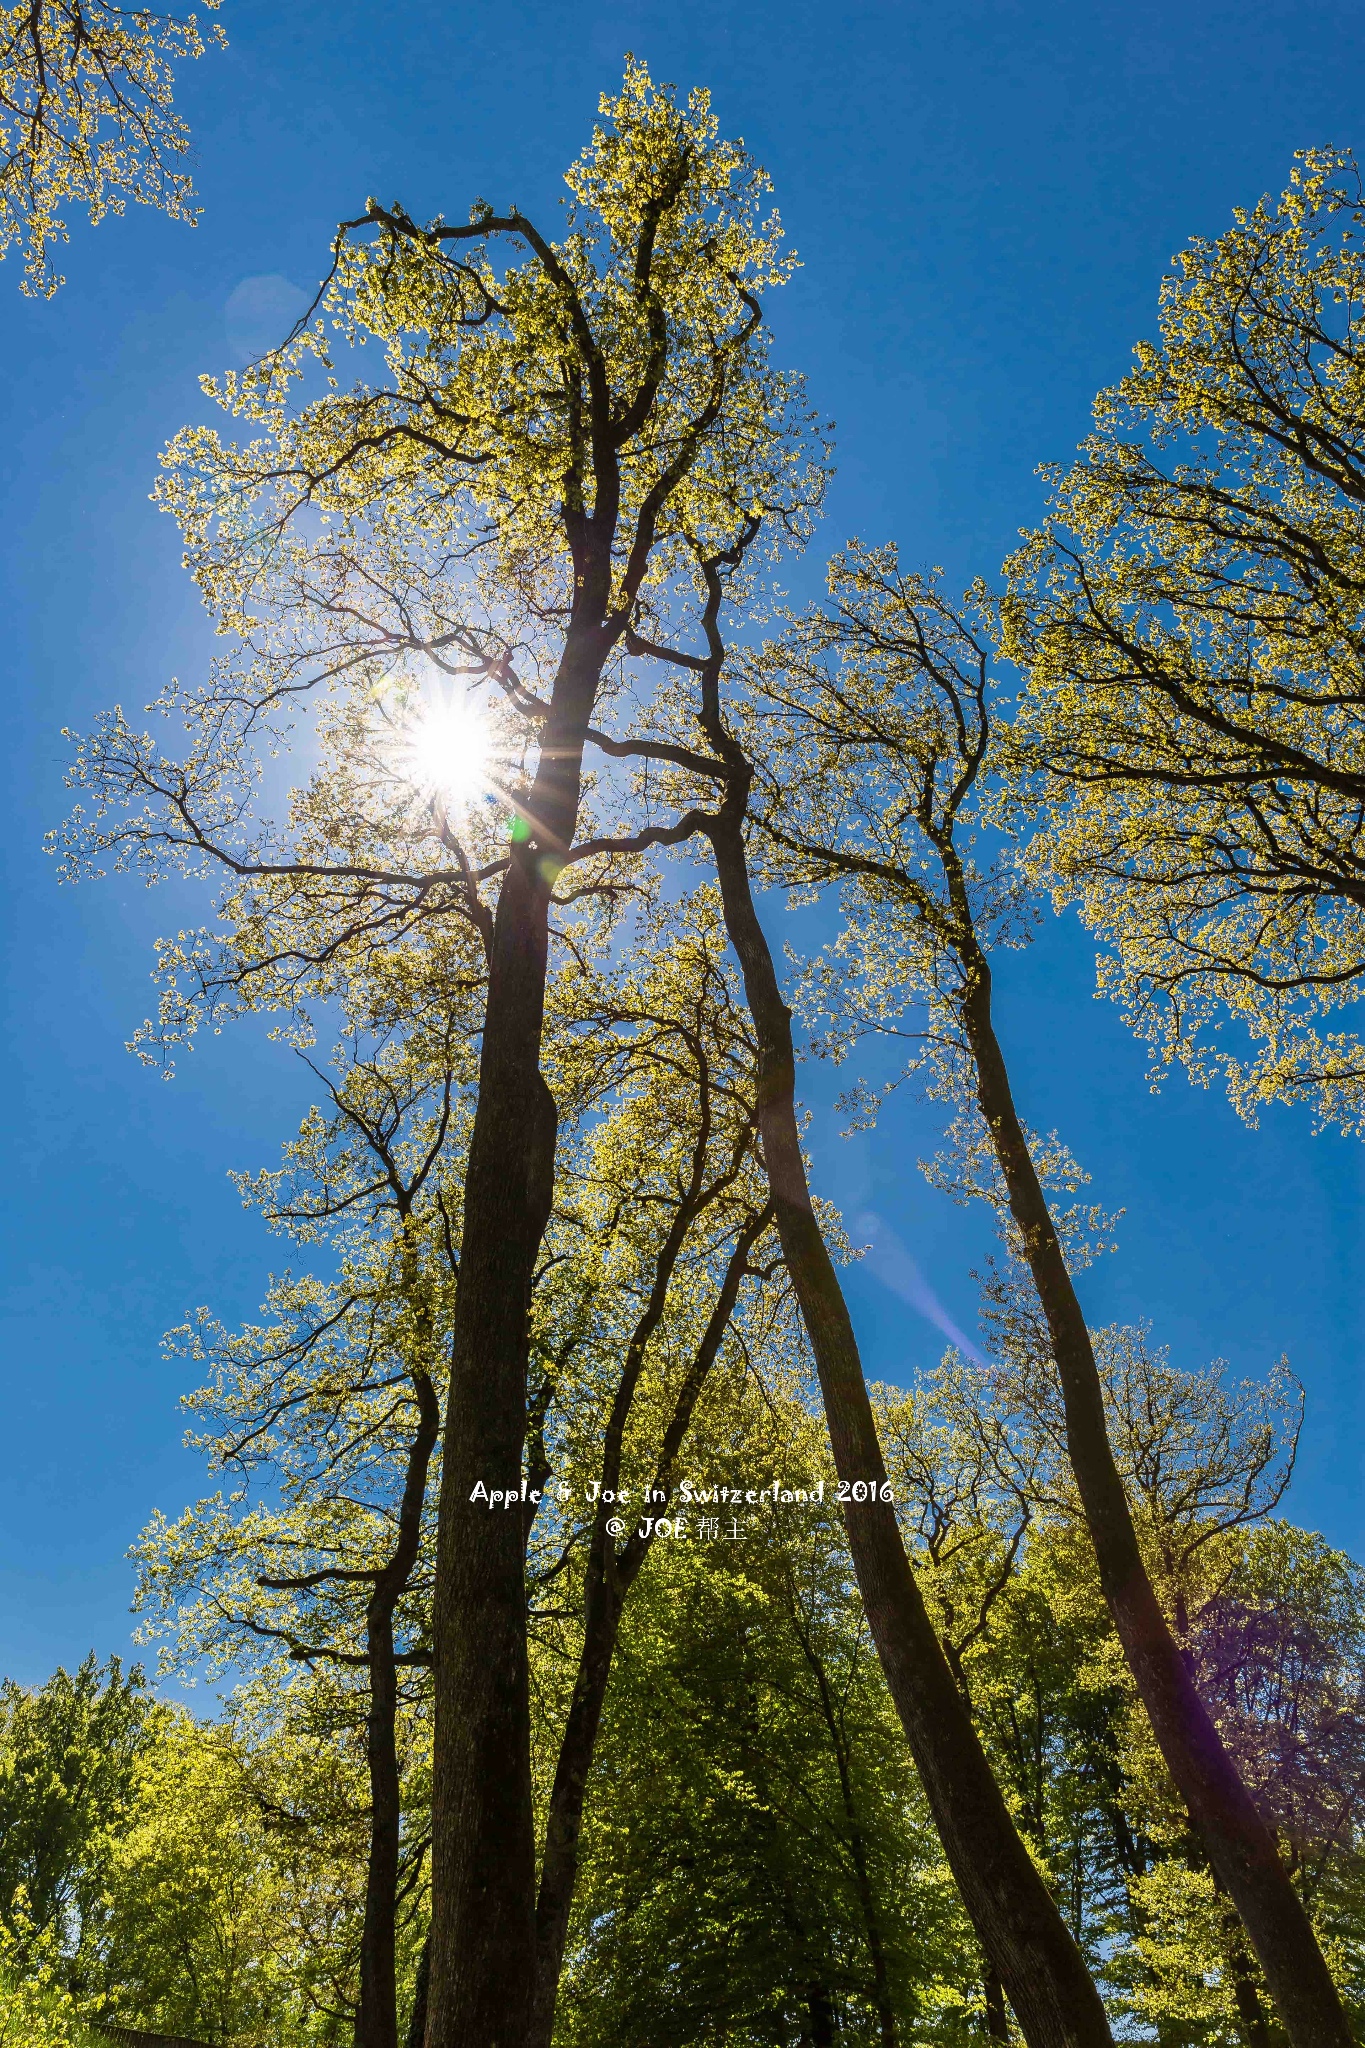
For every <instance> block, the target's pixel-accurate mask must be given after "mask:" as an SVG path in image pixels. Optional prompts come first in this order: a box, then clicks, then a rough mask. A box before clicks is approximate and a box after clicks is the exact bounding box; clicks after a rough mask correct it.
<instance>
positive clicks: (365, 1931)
mask: <svg viewBox="0 0 1365 2048" xmlns="http://www.w3.org/2000/svg"><path fill="white" fill-rule="evenodd" d="M413 1386H414V1390H415V1392H416V1395H417V1403H418V1423H417V1434H416V1435H415V1437H414V1438H413V1441H412V1444H411V1446H410V1447H409V1450H408V1465H407V1472H406V1474H405V1476H404V1482H403V1498H402V1501H401V1503H400V1506H399V1510H398V1541H397V1543H396V1545H395V1546H394V1552H393V1556H392V1557H391V1558H390V1559H389V1562H388V1564H387V1565H386V1566H385V1567H384V1569H383V1571H381V1572H380V1573H379V1575H378V1577H377V1578H376V1580H375V1585H374V1591H373V1592H372V1593H371V1595H370V1600H369V1604H368V1606H367V1608H366V1613H365V1648H366V1653H367V1656H368V1659H369V1680H370V1711H369V1718H368V1721H367V1724H366V1731H365V1747H366V1756H367V1761H368V1763H369V1770H370V1816H371V1817H370V1853H369V1861H368V1863H367V1865H366V1870H365V1920H364V1925H363V1928H362V1931H361V1936H360V2003H359V2006H358V2007H357V2010H356V2020H355V2037H354V2038H355V2048H398V2003H397V1984H396V1981H395V1922H396V1918H397V1910H398V1863H399V1853H400V1848H401V1837H402V1823H403V1808H402V1796H401V1788H400V1784H399V1775H398V1747H397V1736H396V1726H397V1718H398V1670H397V1666H396V1664H395V1662H394V1648H393V1616H394V1610H395V1608H396V1607H397V1605H398V1601H399V1598H400V1596H401V1594H402V1592H403V1589H404V1588H405V1586H406V1585H407V1583H408V1580H409V1578H410V1577H411V1575H412V1568H413V1565H414V1564H415V1563H416V1561H417V1552H418V1549H419V1547H420V1544H421V1539H422V1510H423V1507H424V1506H425V1504H426V1493H427V1471H428V1468H429V1467H430V1464H431V1454H432V1451H433V1450H434V1449H435V1446H436V1437H437V1433H438V1431H439V1429H440V1421H441V1411H440V1406H439V1404H438V1402H437V1399H436V1393H435V1389H434V1388H433V1386H432V1384H431V1381H430V1380H429V1379H428V1378H427V1377H426V1375H425V1374H424V1373H422V1374H416V1373H415V1374H414V1375H413Z"/></svg>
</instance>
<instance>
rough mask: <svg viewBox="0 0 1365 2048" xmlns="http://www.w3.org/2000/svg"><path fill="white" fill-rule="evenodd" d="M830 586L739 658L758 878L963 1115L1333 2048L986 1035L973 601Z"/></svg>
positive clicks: (1091, 1483) (1126, 1606)
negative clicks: (764, 761) (765, 763)
mask: <svg viewBox="0 0 1365 2048" xmlns="http://www.w3.org/2000/svg"><path fill="white" fill-rule="evenodd" d="M830 585H831V600H832V602H831V604H830V607H829V609H828V610H819V611H815V612H813V613H811V614H809V615H808V616H807V617H806V618H805V619H804V620H803V621H802V622H800V623H798V624H797V625H796V626H794V627H793V629H792V631H791V632H790V634H789V635H788V637H787V638H786V639H785V640H784V641H783V642H781V643H773V644H770V645H769V646H768V647H766V648H765V649H764V650H763V651H762V652H761V653H760V654H759V655H758V656H756V658H755V659H754V660H753V662H752V663H751V665H750V686H751V689H752V692H753V704H754V715H755V720H756V723H757V725H758V727H759V729H760V730H761V731H763V732H764V733H765V736H766V740H767V757H768V758H771V759H773V760H780V761H781V763H782V768H781V774H780V777H779V776H778V775H775V774H773V775H770V777H769V781H768V786H767V788H766V790H765V792H764V805H763V811H762V818H763V826H764V832H765V836H766V838H767V842H768V844H769V846H770V847H771V848H772V850H773V861H772V866H773V871H774V872H775V873H776V874H778V875H779V876H780V877H781V878H782V879H783V880H784V881H785V882H786V883H787V884H788V885H790V886H795V887H798V888H810V887H811V886H812V885H816V884H820V883H825V882H829V881H831V880H837V881H838V882H839V883H840V884H841V885H842V887H843V889H844V892H845V897H846V902H847V906H848V910H849V912H850V921H849V924H848V927H847V930H846V933H845V935H844V939H843V941H842V942H841V944H840V946H839V947H838V949H837V961H838V967H837V973H838V978H839V981H840V983H841V984H842V983H843V981H844V980H845V979H846V978H850V977H851V979H852V986H853V987H854V989H856V991H857V994H856V997H855V999H854V1007H853V1011H852V1016H853V1017H854V1018H856V1016H857V1015H858V1014H859V1012H861V1013H862V1014H863V1015H864V1016H867V1015H870V1014H872V1013H874V1012H876V1011H877V1010H879V1009H880V1011H881V1015H882V1020H883V1022H884V1023H886V1024H887V1025H888V1026H890V1025H891V1024H892V1022H893V1020H895V1019H904V1018H905V1016H906V1013H907V1011H909V1012H911V1013H913V1022H912V1023H911V1024H909V1025H907V1026H906V1028H909V1029H911V1030H913V1032H914V1034H915V1035H916V1036H917V1037H918V1038H920V1039H921V1040H922V1043H923V1046H924V1048H925V1050H924V1053H923V1056H922V1057H920V1058H917V1059H916V1060H915V1061H913V1062H912V1064H913V1065H914V1066H916V1067H927V1069H928V1073H929V1077H930V1083H931V1086H932V1088H933V1089H934V1091H935V1092H936V1093H938V1094H939V1095H940V1096H941V1097H943V1098H945V1099H947V1100H948V1101H950V1102H951V1103H953V1104H954V1105H955V1106H956V1107H957V1110H958V1113H959V1114H958V1119H957V1135H958V1140H959V1146H960V1153H961V1159H960V1168H961V1171H962V1173H963V1174H964V1176H965V1177H966V1179H967V1181H968V1183H969V1184H975V1186H976V1187H978V1188H979V1189H980V1190H981V1192H983V1193H985V1194H987V1195H988V1196H993V1197H994V1199H995V1200H996V1201H997V1203H998V1204H999V1206H1000V1208H1001V1209H1002V1210H1003V1211H1004V1212H1005V1213H1007V1215H1008V1218H1009V1221H1010V1228H1011V1233H1012V1237H1013V1241H1014V1244H1015V1246H1016V1248H1017V1252H1018V1256H1019V1258H1020V1260H1021V1262H1022V1263H1023V1264H1024V1265H1025V1266H1026V1267H1027V1270H1028V1272H1029V1274H1030V1275H1031V1277H1032V1281H1033V1285H1034V1287H1035V1289H1036V1291H1037V1298H1038V1301H1039V1304H1040V1306H1041V1309H1042V1313H1043V1317H1044V1319H1045V1322H1046V1330H1047V1345H1048V1349H1049V1351H1050V1354H1051V1357H1052V1359H1053V1361H1054V1362H1055V1368H1056V1373H1057V1377H1058V1380H1059V1382H1060V1386H1061V1392H1062V1399H1063V1404H1064V1410H1065V1419H1066V1442H1067V1452H1068V1457H1069V1459H1070V1463H1071V1466H1072V1469H1073V1471H1074V1473H1075V1476H1076V1483H1077V1487H1078V1489H1079V1493H1080V1498H1081V1501H1082V1503H1083V1506H1084V1511H1085V1520H1086V1525H1087V1527H1088V1529H1089V1531H1090V1534H1091V1537H1092V1540H1093V1542H1094V1545H1095V1554H1096V1559H1097V1563H1098V1568H1099V1575H1100V1583H1101V1585H1102V1587H1103V1589H1104V1596H1105V1599H1106V1601H1107V1602H1108V1605H1109V1609H1110V1612H1111V1614H1112V1615H1113V1619H1114V1626H1115V1630H1116V1632H1117V1634H1118V1637H1119V1640H1120V1642H1121V1643H1122V1645H1123V1650H1124V1654H1125V1656H1126V1658H1127V1660H1128V1663H1129V1666H1130V1668H1131V1670H1132V1673H1133V1677H1134V1681H1135V1683H1136V1685H1137V1688H1138V1691H1139V1693H1140V1694H1141V1697H1142V1700H1143V1704H1144V1706H1145V1707H1146V1709H1147V1712H1148V1714H1149V1715H1150V1717H1151V1721H1152V1725H1153V1728H1154V1731H1155V1734H1156V1738H1157V1741H1158V1742H1159V1744H1160V1746H1161V1751H1162V1754H1163V1756H1164V1757H1165V1759H1166V1763H1167V1765H1168V1767H1169V1769H1170V1771H1171V1774H1172V1776H1173V1777H1174V1779H1175V1781H1176V1783H1177V1785H1178V1786H1179V1788H1180V1791H1181V1794H1182V1796H1183V1797H1184V1798H1185V1799H1186V1800H1187V1801H1188V1804H1189V1808H1190V1812H1191V1815H1192V1816H1193V1819H1194V1823H1195V1826H1196V1827H1197V1829H1198V1831H1199V1833H1200V1836H1201V1837H1202V1840H1203V1842H1204V1845H1205V1848H1206V1850H1207V1853H1208V1856H1209V1859H1210V1862H1211V1863H1212V1865H1213V1868H1214V1870H1215V1872H1216V1874H1217V1876H1218V1878H1219V1880H1220V1882H1221V1883H1222V1884H1223V1885H1224V1886H1225V1888H1226V1890H1227V1892H1228V1894H1229V1895H1230V1897H1231V1898H1232V1899H1233V1900H1234V1901H1235V1903H1236V1906H1237V1910H1238V1912H1239V1913H1240V1914H1241V1916H1242V1919H1243V1921H1244V1922H1245V1924H1246V1928H1247V1932H1248V1934H1249V1935H1250V1937H1251V1940H1252V1943H1253V1944H1254V1946H1255V1949H1256V1953H1257V1955H1258V1957H1259V1958H1260V1961H1261V1965H1262V1968H1263V1969H1264V1971H1265V1975H1266V1979H1267V1981H1268V1983H1269V1984H1270V1987H1271V1990H1272V1992H1273V1993H1274V1996H1275V2001H1276V2004H1277V2005H1278V2007H1279V2010H1280V2014H1281V2017H1282V2019H1283V2021H1284V2024H1285V2028H1286V2031H1287V2032H1288V2034H1289V2037H1290V2040H1291V2041H1292V2042H1294V2043H1296V2044H1302V2048H1309V2044H1310V2043H1311V2044H1313V2048H1324V2044H1326V2043H1328V2042H1336V2043H1340V2044H1341V2048H1346V2044H1347V2043H1349V2042H1350V2040H1351V2038H1352V2035H1351V2030H1350V2028H1349V2026H1348V2024H1347V2021H1346V2017H1345V2014H1344V2012H1343V2010H1342V2006H1341V2001H1340V1998H1339V1996H1338V1994H1337V1991H1336V1989H1335V1987H1334V1985H1333V1983H1332V1978H1331V1974H1330V1972H1329V1970H1328V1968H1327V1965H1326V1963H1325V1961H1324V1959H1323V1956H1322V1953H1321V1950H1320V1949H1319V1947H1318V1944H1317V1941H1316V1939H1315V1937H1314V1933H1313V1929H1312V1926H1311V1924H1310V1922H1309V1920H1308V1917H1307V1915H1306V1914H1305V1912H1304V1910H1303V1907H1302V1904H1301V1902H1300V1900H1299V1898H1298V1896H1297V1895H1296V1893H1295V1891H1294V1889H1293V1886H1292V1885H1291V1883H1290V1881H1289V1878H1288V1875H1287V1873H1286V1871H1285V1869H1284V1867H1283V1865H1282V1863H1281V1861H1280V1858H1279V1856H1278V1854H1277V1851H1276V1846H1275V1841H1274V1838H1273V1835H1272V1833H1271V1831H1270V1829H1269V1828H1268V1827H1267V1825H1266V1823H1265V1820H1264V1818H1263V1817H1262V1815H1261V1814H1260V1812H1259V1811H1258V1809H1257V1806H1256V1803H1255V1801H1254V1800H1253V1798H1252V1797H1251V1795H1250V1793H1249V1792H1248V1790H1247V1787H1246V1786H1245V1784H1244V1783H1243V1782H1242V1779H1241V1777H1240V1776H1239V1774H1238V1771H1237V1768H1236V1764H1235V1762H1234V1760H1233V1759H1232V1757H1231V1756H1230V1755H1229V1754H1228V1752H1227V1749H1226V1748H1225V1746H1224V1744H1223V1743H1222V1741H1221V1740H1220V1738H1219V1734H1218V1731H1217V1728H1216V1727H1215V1725H1214V1722H1213V1719H1212V1716H1211V1715H1210V1713H1209V1711H1208V1708H1207V1706H1206V1705H1205V1703H1204V1701H1203V1700H1202V1699H1201V1697H1200V1695H1199V1691H1198V1689H1197V1687H1196V1685H1195V1683H1194V1679H1193V1675H1192V1673H1191V1670H1190V1668H1189V1665H1188V1663H1187V1662H1186V1660H1185V1658H1184V1657H1183V1656H1182V1654H1181V1649H1180V1645H1179V1643H1178V1642H1177V1640H1176V1638H1175V1636H1174V1634H1173V1633H1172V1630H1171V1627H1170V1625H1169V1623H1168V1621H1167V1618H1166V1616H1165V1614H1164V1613H1163V1611H1162V1607H1161V1603H1160V1601H1159V1599H1158V1597H1157V1593H1156V1590H1155V1588H1154V1586H1153V1583H1152V1577H1151V1574H1150V1572H1149V1570H1148V1567H1147V1561H1146V1559H1145V1557H1144V1555H1143V1551H1142V1546H1141V1543H1140V1542H1139V1540H1138V1534H1137V1530H1136V1527H1135V1525H1134V1520H1133V1515H1132V1511H1131V1508H1130V1506H1129V1502H1128V1497H1127V1494H1126V1491H1125V1488H1124V1484H1123V1476H1122V1474H1121V1472H1120V1470H1119V1467H1118V1464H1117V1462H1116V1460H1115V1457H1114V1452H1113V1447H1112V1444H1111V1442H1110V1437H1109V1431H1108V1424H1107V1418H1106V1415H1105V1406H1104V1389H1103V1382H1102V1379H1101V1376H1100V1372H1099V1369H1098V1366H1097V1363H1096V1358H1095V1351H1094V1345H1093V1342H1092V1340H1091V1336H1090V1332H1089V1330H1088V1328H1087V1326H1086V1322H1085V1317H1084V1314H1083V1312H1082V1309H1081V1305H1080V1300H1079V1298H1078V1295H1077V1292H1076V1287H1075V1283H1074V1279H1073V1274H1072V1266H1073V1265H1074V1264H1075V1263H1076V1254H1077V1252H1080V1253H1081V1255H1082V1258H1083V1256H1084V1244H1085V1232H1084V1228H1083V1226H1084V1225H1085V1223H1086V1222H1087V1221H1088V1220H1089V1219H1087V1218H1086V1217H1085V1216H1084V1215H1082V1216H1080V1217H1076V1216H1075V1215H1072V1216H1071V1217H1069V1218H1068V1216H1067V1215H1065V1214H1064V1213H1061V1212H1057V1213H1054V1211H1056V1209H1057V1205H1056V1203H1055V1200H1053V1199H1050V1196H1049V1191H1048V1186H1047V1183H1048V1182H1049V1181H1051V1182H1052V1186H1053V1189H1054V1191H1055V1190H1056V1189H1057V1188H1058V1186H1059V1185H1060V1186H1066V1185H1068V1184H1070V1185H1071V1186H1073V1187H1074V1185H1075V1183H1076V1180H1077V1178H1078V1176H1077V1174H1076V1171H1075V1169H1074V1166H1073V1165H1072V1163H1071V1162H1070V1161H1069V1160H1068V1158H1067V1157H1066V1155H1065V1154H1064V1152H1063V1151H1062V1150H1061V1148H1060V1147H1059V1146H1058V1145H1057V1144H1056V1142H1055V1141H1054V1142H1053V1143H1052V1144H1051V1145H1040V1144H1039V1143H1038V1141H1037V1140H1036V1139H1033V1140H1031V1139H1030V1136H1029V1134H1028V1132H1027V1131H1026V1129H1025V1127H1024V1124H1023V1121H1022V1119H1021V1117H1020V1114H1019V1111H1018V1108H1017V1106H1016V1103H1015V1100H1014V1094H1013V1090H1012V1087H1011V1083H1010V1077H1009V1072H1008V1068H1007V1066H1006V1062H1005V1057H1004V1052H1003V1049H1002V1047H1001V1044H1000V1040H999V1037H998V1036H997V1033H996V1028H995V1021H994V1002H993V995H994V992H993V977H992V971H991V964H990V958H989V953H990V950H991V942H992V939H993V938H999V937H1000V936H1002V935H1004V936H1009V934H1010V930H1011V926H1012V925H1013V926H1016V927H1017V921H1018V919H1019V917H1020V916H1021V915H1023V914H1026V909H1027V906H1026V904H1025V903H1024V902H1022V901H1021V897H1020V889H1019V876H1018V871H1017V868H1016V867H1015V866H1014V864H1013V863H1012V861H1011V860H1010V858H1009V856H1008V850H1007V851H1006V855H1005V857H1004V858H1003V859H1002V860H1001V862H1000V863H999V864H998V865H997V866H996V867H995V868H994V869H988V868H984V867H983V866H982V865H981V864H980V861H979V859H978V857H977V855H976V853H975V851H974V842H975V841H976V839H977V837H978V835H979V833H980V821H979V815H978V811H977V798H976V787H977V783H978V778H979V777H980V776H981V775H982V773H983V770H987V771H988V769H989V766H990V760H991V747H992V739H993V723H994V705H993V702H992V688H993V685H992V678H991V646H990V642H989V639H988V638H987V637H986V634H987V631H988V625H987V622H985V621H983V619H982V617H981V612H982V609H983V607H984V604H985V599H984V594H983V593H977V595H976V597H975V598H974V599H973V600H970V601H969V605H968V606H967V607H964V608H962V609H955V608H954V607H953V606H952V605H951V604H949V603H948V602H947V601H946V600H945V599H944V597H943V596H942V594H941V592H940V591H939V590H938V588H937V586H936V585H935V584H934V583H933V582H932V581H931V580H927V579H925V578H921V577H914V576H906V575H903V574H902V572H901V569H900V565H899V562H898V559H897V556H896V552H895V550H894V548H889V547H888V548H882V549H871V550H868V549H861V548H856V547H855V548H853V549H851V550H849V552H848V553H846V554H845V555H843V556H841V557H837V558H836V560H835V562H834V564H833V565H832V567H831V572H830ZM973 613H975V614H976V617H975V620H974V619H973V616H972V614H973ZM833 993H835V994H836V995H837V990H836V991H833ZM855 1028H856V1027H855ZM1078 1226H1080V1227H1078ZM1068 1240H1069V1241H1070V1242H1069V1244H1068ZM1069 1252H1070V1254H1071V1255H1070V1256H1069V1255H1068V1254H1069Z"/></svg>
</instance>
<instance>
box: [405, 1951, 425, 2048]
mask: <svg viewBox="0 0 1365 2048" xmlns="http://www.w3.org/2000/svg"><path fill="white" fill-rule="evenodd" d="M430 1977H431V1935H430V1932H428V1934H427V1938H426V1940H425V1941H424V1942H423V1943H422V1953H421V1956H420V1957H419V1958H418V1962H417V1982H416V1983H415V1984H414V1985H413V1987H412V2011H411V2012H410V2013H409V2015H408V2033H407V2039H406V2040H405V2041H404V2043H403V2048H422V2044H423V2042H424V2041H425V2040H426V2038H427V1983H428V1981H429V1979H430Z"/></svg>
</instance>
